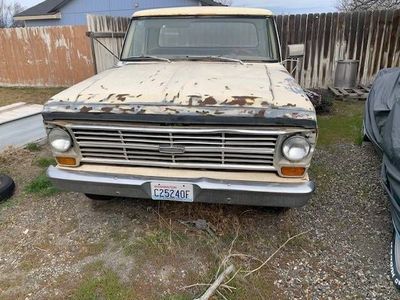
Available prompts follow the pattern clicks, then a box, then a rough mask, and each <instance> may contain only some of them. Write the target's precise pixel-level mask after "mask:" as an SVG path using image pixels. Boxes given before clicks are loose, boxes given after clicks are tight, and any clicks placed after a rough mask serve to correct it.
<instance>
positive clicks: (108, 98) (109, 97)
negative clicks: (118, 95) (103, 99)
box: [107, 94, 115, 100]
mask: <svg viewBox="0 0 400 300" xmlns="http://www.w3.org/2000/svg"><path fill="white" fill-rule="evenodd" d="M114 95H115V94H110V95H108V97H107V100H110V99H111V98H112V97H114Z"/></svg>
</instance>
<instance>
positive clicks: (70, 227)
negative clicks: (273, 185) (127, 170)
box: [0, 144, 400, 299]
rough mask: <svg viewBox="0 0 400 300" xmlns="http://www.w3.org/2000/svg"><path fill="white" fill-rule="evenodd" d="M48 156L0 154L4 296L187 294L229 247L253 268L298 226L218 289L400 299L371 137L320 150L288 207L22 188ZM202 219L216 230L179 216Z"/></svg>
mask: <svg viewBox="0 0 400 300" xmlns="http://www.w3.org/2000/svg"><path fill="white" fill-rule="evenodd" d="M48 155H49V153H48V150H46V149H44V150H41V151H40V152H28V151H15V152H10V153H8V154H6V155H3V156H1V157H0V163H1V167H0V170H2V171H3V172H4V171H7V172H8V173H10V174H11V175H13V176H14V177H15V178H16V181H17V184H18V186H19V190H18V191H17V194H16V196H15V197H14V198H13V199H12V200H10V201H9V202H7V203H3V204H1V206H0V298H1V299H63V298H75V299H95V298H104V299H191V298H193V297H195V296H198V295H199V294H201V292H202V291H204V287H202V286H195V287H193V288H183V287H185V286H188V285H192V284H199V283H204V282H205V283H207V282H209V281H210V280H211V279H212V276H213V274H215V272H216V271H217V268H218V265H219V264H220V262H221V260H222V259H223V257H224V256H226V255H227V254H228V253H230V252H231V253H240V254H241V256H240V257H237V258H235V259H232V260H231V262H232V263H233V264H235V266H236V267H237V268H238V269H239V268H240V270H242V271H245V270H251V269H254V268H255V267H257V266H259V265H260V263H261V262H262V261H264V260H266V259H267V258H268V257H269V256H270V255H271V254H272V253H273V252H274V251H275V250H276V249H277V248H278V247H279V246H280V245H282V243H283V242H285V241H286V240H287V238H288V237H290V236H293V235H295V234H298V233H302V232H307V233H305V234H304V235H302V236H300V237H299V238H297V239H294V240H293V241H291V242H290V243H288V244H287V246H286V247H285V248H283V249H282V250H281V251H280V252H278V254H277V255H276V256H274V257H273V258H272V259H271V260H270V261H269V263H268V264H266V266H265V267H264V268H262V269H261V270H259V271H257V272H255V273H254V274H253V275H251V276H249V277H245V276H244V274H245V273H242V272H239V273H238V275H237V276H236V277H235V279H234V280H233V281H232V285H233V286H234V287H235V288H236V290H235V291H233V292H232V293H230V292H229V291H226V290H221V292H223V293H224V295H225V297H227V298H228V299H246V298H247V299H271V298H273V299H346V298H351V299H354V298H356V299H358V298H360V299H399V297H400V296H399V293H398V291H397V290H396V289H395V288H394V287H393V285H392V283H391V281H390V278H389V243H390V239H391V233H392V227H391V222H390V212H389V202H388V200H387V198H386V196H385V194H384V192H383V190H382V188H381V186H380V183H379V172H380V160H379V158H378V156H377V155H376V154H375V152H374V150H373V148H372V147H371V146H368V145H366V146H362V147H360V146H356V145H352V144H340V145H333V146H329V147H324V148H323V149H318V151H317V153H316V156H315V160H314V164H313V167H312V170H311V176H312V178H313V179H314V180H315V181H316V182H317V192H316V194H315V195H314V197H313V199H312V200H311V202H310V204H309V205H307V206H305V207H303V208H300V209H292V210H289V211H286V212H282V211H279V210H276V209H261V208H253V207H233V206H220V205H193V204H183V203H156V202H151V201H143V200H129V199H125V200H117V201H111V202H104V203H99V202H92V201H89V200H87V199H86V198H85V197H84V196H82V195H80V194H76V193H56V194H53V195H45V194H42V195H41V194H32V193H29V192H27V191H26V188H25V186H27V185H28V183H29V182H32V181H33V180H35V178H37V176H39V175H40V174H41V173H42V172H43V169H42V168H40V167H39V166H37V165H36V163H35V162H36V161H37V160H38V157H47V156H48ZM27 170H29V172H27ZM197 219H205V220H207V221H208V222H209V224H212V229H213V232H214V235H210V234H208V233H207V232H204V231H201V230H198V229H196V228H193V227H190V226H187V225H184V224H182V222H181V221H191V220H197ZM244 254H246V256H244ZM255 258H257V259H255ZM93 280H97V281H93ZM216 299H219V298H216ZM221 299H222V298H221Z"/></svg>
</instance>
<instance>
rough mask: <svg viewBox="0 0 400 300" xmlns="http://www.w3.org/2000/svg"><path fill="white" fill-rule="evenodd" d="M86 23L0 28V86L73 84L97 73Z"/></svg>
mask: <svg viewBox="0 0 400 300" xmlns="http://www.w3.org/2000/svg"><path fill="white" fill-rule="evenodd" d="M86 30H87V29H86V26H74V27H73V26H63V27H28V28H10V29H1V30H0V85H4V86H70V85H72V84H74V83H77V82H79V81H81V80H83V79H85V78H88V77H90V76H91V75H93V74H94V68H93V62H92V54H91V49H90V44H89V40H88V38H87V37H86V36H85V32H86Z"/></svg>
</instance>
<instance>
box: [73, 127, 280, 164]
mask: <svg viewBox="0 0 400 300" xmlns="http://www.w3.org/2000/svg"><path fill="white" fill-rule="evenodd" d="M67 128H68V129H69V131H70V133H71V135H72V137H73V139H74V141H75V145H76V147H77V148H78V149H79V151H80V153H81V162H84V163H97V164H115V165H130V166H151V167H172V168H191V169H219V170H221V169H225V170H257V171H275V170H276V169H275V167H274V157H275V149H276V146H277V143H278V141H279V138H280V136H281V135H284V134H287V131H281V130H265V129H241V128H237V129H236V128H226V129H222V128H204V127H201V128H197V127H161V126H159V127H157V126H152V127H147V126H146V127H129V126H126V127H125V126H124V127H122V126H97V125H81V124H70V125H68V126H67ZM160 145H163V146H172V147H173V146H180V147H182V146H183V147H184V148H185V151H184V153H179V154H173V153H162V152H160V151H159V150H160Z"/></svg>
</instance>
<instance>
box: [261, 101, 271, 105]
mask: <svg viewBox="0 0 400 300" xmlns="http://www.w3.org/2000/svg"><path fill="white" fill-rule="evenodd" d="M268 105H269V103H268V101H263V102H261V106H268Z"/></svg>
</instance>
